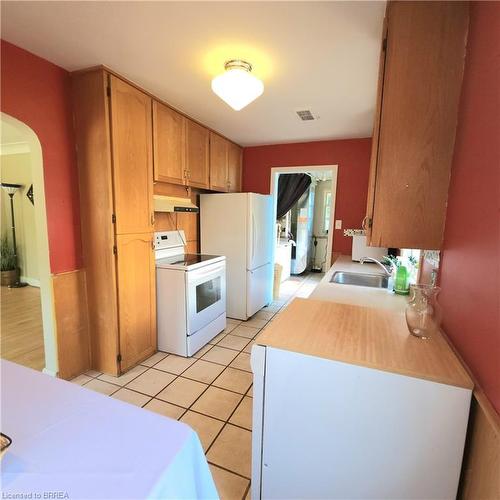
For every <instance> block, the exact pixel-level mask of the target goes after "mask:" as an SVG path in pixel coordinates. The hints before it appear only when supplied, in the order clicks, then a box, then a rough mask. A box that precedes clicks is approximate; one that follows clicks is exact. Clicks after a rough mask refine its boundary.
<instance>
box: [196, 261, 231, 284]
mask: <svg viewBox="0 0 500 500" xmlns="http://www.w3.org/2000/svg"><path fill="white" fill-rule="evenodd" d="M225 267H226V264H225V262H223V263H222V264H219V265H217V266H214V267H211V268H210V269H207V270H206V271H198V270H194V271H190V272H188V281H189V282H190V283H191V282H195V281H199V280H200V279H201V280H203V279H204V278H207V277H209V276H213V277H214V278H216V277H217V276H219V275H220V274H221V271H223V270H224V269H225Z"/></svg>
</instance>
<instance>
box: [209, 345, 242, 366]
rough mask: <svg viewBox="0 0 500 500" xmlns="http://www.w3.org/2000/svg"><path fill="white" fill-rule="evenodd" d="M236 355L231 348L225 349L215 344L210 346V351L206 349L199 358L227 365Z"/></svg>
mask: <svg viewBox="0 0 500 500" xmlns="http://www.w3.org/2000/svg"><path fill="white" fill-rule="evenodd" d="M237 355H238V353H237V352H236V351H233V350H232V349H225V348H224V347H219V346H217V345H216V346H214V347H212V349H210V351H208V352H207V353H206V354H205V355H204V356H203V357H202V358H201V359H203V360H205V361H211V362H212V363H218V364H220V365H224V366H227V365H228V364H229V363H231V361H232V360H233V359H234V358H235V357H236V356H237Z"/></svg>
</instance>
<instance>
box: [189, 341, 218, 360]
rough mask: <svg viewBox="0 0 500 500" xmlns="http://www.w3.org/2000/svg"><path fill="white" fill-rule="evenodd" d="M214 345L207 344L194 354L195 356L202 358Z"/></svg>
mask: <svg viewBox="0 0 500 500" xmlns="http://www.w3.org/2000/svg"><path fill="white" fill-rule="evenodd" d="M212 347H213V345H212V344H207V345H206V346H203V347H202V348H201V349H200V350H199V351H197V352H195V353H194V354H193V358H201V357H202V356H203V355H205V354H206V353H207V352H208V351H210V349H212Z"/></svg>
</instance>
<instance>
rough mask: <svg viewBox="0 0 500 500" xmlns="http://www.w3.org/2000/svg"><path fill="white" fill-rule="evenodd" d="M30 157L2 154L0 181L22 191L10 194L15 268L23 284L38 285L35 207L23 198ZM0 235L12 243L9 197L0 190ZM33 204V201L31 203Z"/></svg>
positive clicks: (29, 170) (28, 180)
mask: <svg viewBox="0 0 500 500" xmlns="http://www.w3.org/2000/svg"><path fill="white" fill-rule="evenodd" d="M30 156H31V155H30V153H18V154H3V155H2V156H1V157H0V159H1V180H2V182H8V183H12V184H21V185H22V186H23V187H22V188H21V189H19V190H18V191H17V192H16V193H15V194H14V215H15V222H16V242H17V253H18V262H19V267H20V268H21V276H22V278H23V280H24V281H27V282H28V283H29V284H31V285H37V286H38V285H39V273H38V254H37V247H36V226H35V206H33V205H32V203H31V201H30V200H29V199H28V197H27V196H26V193H27V192H28V189H29V187H30V186H31V184H32V183H33V177H32V173H31V163H30V162H31V159H30ZM0 200H1V212H2V214H1V233H2V236H3V235H4V234H7V235H8V238H9V240H10V241H12V231H11V212H10V197H9V195H8V194H7V193H6V192H5V190H3V189H1V190H0ZM35 203H36V200H35Z"/></svg>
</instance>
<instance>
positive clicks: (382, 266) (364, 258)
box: [359, 257, 392, 276]
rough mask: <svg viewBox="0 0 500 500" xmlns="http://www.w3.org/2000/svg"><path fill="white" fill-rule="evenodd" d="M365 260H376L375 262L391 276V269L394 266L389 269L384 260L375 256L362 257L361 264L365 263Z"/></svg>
mask: <svg viewBox="0 0 500 500" xmlns="http://www.w3.org/2000/svg"><path fill="white" fill-rule="evenodd" d="M365 262H374V263H375V264H377V265H378V266H380V267H381V268H382V269H383V270H384V273H385V274H386V275H387V276H391V274H392V273H391V271H390V269H392V266H391V267H390V268H389V269H387V267H386V266H385V265H384V264H382V262H380V261H379V260H377V259H374V258H373V257H362V258H361V259H359V263H360V264H364V263H365Z"/></svg>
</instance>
